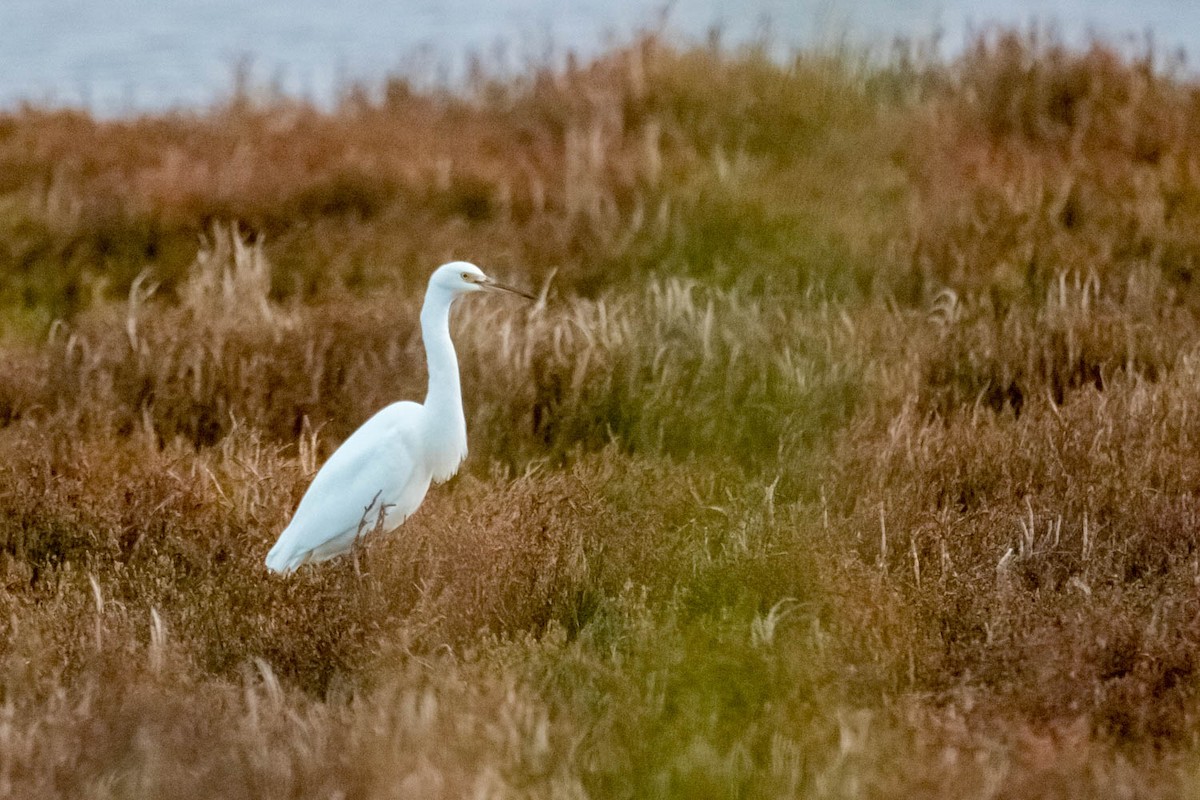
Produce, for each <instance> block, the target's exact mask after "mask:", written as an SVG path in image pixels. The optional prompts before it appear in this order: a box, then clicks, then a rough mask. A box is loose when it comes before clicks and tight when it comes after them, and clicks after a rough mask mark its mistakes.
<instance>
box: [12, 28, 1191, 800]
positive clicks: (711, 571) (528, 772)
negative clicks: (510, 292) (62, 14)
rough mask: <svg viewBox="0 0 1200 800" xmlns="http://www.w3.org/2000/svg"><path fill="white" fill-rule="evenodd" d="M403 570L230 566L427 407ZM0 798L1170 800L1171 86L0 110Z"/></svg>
mask: <svg viewBox="0 0 1200 800" xmlns="http://www.w3.org/2000/svg"><path fill="white" fill-rule="evenodd" d="M454 258H464V259H468V260H472V261H475V262H477V263H479V264H480V265H481V266H483V267H484V268H485V269H486V270H488V271H489V272H490V273H493V274H495V275H496V276H498V277H500V278H501V279H505V280H508V281H510V282H512V283H515V284H518V285H522V286H525V287H528V288H530V289H532V290H535V291H539V292H541V293H542V294H543V299H542V301H540V302H538V303H536V304H522V303H521V302H520V301H515V300H509V299H502V298H498V297H497V298H489V299H482V298H471V299H469V300H467V301H464V302H463V303H462V307H461V308H460V309H459V310H458V311H457V312H456V316H455V320H454V331H455V338H456V342H457V345H458V351H459V354H460V359H461V364H462V373H463V383H464V393H465V396H466V407H467V417H468V428H469V431H470V437H471V456H470V458H469V459H468V460H467V462H466V464H465V465H464V468H463V471H462V472H461V473H460V475H459V476H458V477H456V478H455V479H453V480H452V481H451V482H450V483H448V484H446V485H444V486H441V487H438V488H435V489H434V490H432V491H431V492H430V495H429V496H428V498H427V499H426V501H425V505H424V506H423V507H422V508H421V510H420V511H419V512H418V513H417V514H416V515H415V516H414V517H413V518H412V519H411V520H410V521H409V522H408V523H406V524H405V526H404V527H403V528H402V529H401V530H400V531H399V532H398V534H397V535H395V536H392V537H388V538H380V539H377V540H374V541H372V542H371V543H370V544H369V545H368V546H367V548H366V550H365V552H364V553H363V555H362V563H361V567H362V574H361V575H357V574H356V573H355V571H354V569H353V566H352V565H351V564H350V563H347V562H346V561H338V562H331V563H328V564H324V565H321V566H319V567H317V568H306V569H304V570H302V571H301V572H300V573H299V574H297V575H294V576H292V577H291V578H289V579H281V578H279V577H277V576H273V575H268V574H267V572H266V571H265V568H264V567H263V565H262V560H263V557H264V556H265V554H266V551H267V549H268V548H269V546H270V544H271V542H273V541H274V538H275V537H276V536H277V535H278V533H279V531H280V530H281V528H282V527H283V525H284V524H285V523H286V521H287V519H288V518H289V515H290V513H291V511H292V510H293V509H294V507H295V504H296V502H297V501H298V500H299V498H300V496H301V494H302V493H303V491H304V489H305V487H306V486H307V483H308V481H309V479H310V478H311V475H312V474H313V472H314V471H315V469H316V467H317V466H319V464H320V463H321V461H322V460H323V459H324V458H325V457H326V456H327V455H328V454H329V452H331V450H332V449H333V448H334V447H335V446H336V445H337V444H338V443H339V442H340V441H341V440H342V439H344V438H345V437H346V436H347V435H348V434H349V432H350V431H351V430H353V429H354V428H355V427H356V426H357V425H359V424H361V423H362V422H363V421H364V420H365V419H366V418H367V417H368V416H369V415H370V414H371V413H372V412H373V411H375V410H376V409H378V408H380V407H381V406H383V405H384V404H386V403H388V402H390V401H392V400H395V399H401V398H420V397H422V396H423V394H424V381H425V377H424V369H425V367H424V355H423V351H422V349H421V343H420V338H419V335H418V331H417V312H418V309H419V302H420V297H421V292H422V290H423V287H424V282H425V280H426V278H427V276H428V274H429V272H430V271H431V270H432V269H433V268H434V267H435V266H436V265H437V264H440V263H442V262H443V261H446V260H450V259H454ZM0 342H2V347H3V357H2V358H0V423H2V427H0V580H2V581H3V586H4V588H3V591H2V592H0V631H2V635H0V796H4V797H13V798H31V799H37V798H59V797H61V798H68V797H69V798H75V797H87V798H150V797H172V796H174V797H212V798H229V799H236V798H308V797H312V798H403V799H407V798H458V797H474V798H525V797H530V798H583V797H590V798H657V797H679V798H708V797H738V798H781V797H815V798H850V797H854V798H859V797H864V798H908V797H911V798H929V797H947V798H976V797H987V798H1041V797H1044V798H1093V797H1105V798H1135V797H1136V798H1174V797H1184V798H1187V797H1191V798H1200V546H1198V545H1200V84H1197V83H1195V82H1194V81H1193V80H1191V79H1188V78H1186V77H1185V76H1184V75H1183V74H1182V73H1180V72H1179V71H1178V70H1176V69H1175V68H1174V67H1172V66H1171V65H1169V64H1162V63H1157V62H1155V60H1154V59H1153V58H1152V57H1151V56H1150V55H1147V56H1146V57H1145V58H1131V57H1128V56H1122V55H1118V54H1117V53H1115V52H1114V51H1112V50H1109V49H1106V48H1105V47H1104V46H1103V45H1096V46H1094V47H1092V48H1091V49H1089V50H1086V51H1083V50H1070V49H1065V48H1063V47H1061V46H1059V45H1057V44H1055V43H1054V42H1053V41H1052V40H1050V39H1048V38H1047V37H1040V38H1039V37H1033V36H1024V35H1015V34H1011V33H1005V32H994V33H989V34H987V35H986V36H983V37H981V38H980V39H979V41H978V42H977V43H976V44H974V45H973V46H971V47H970V48H968V49H967V51H966V52H965V53H964V54H963V55H962V56H961V57H960V58H958V59H956V60H955V61H953V62H952V63H944V62H939V61H931V60H928V59H925V58H923V57H922V56H921V54H920V52H919V50H917V49H911V50H897V51H896V52H895V53H893V54H892V55H891V56H889V57H888V58H886V59H882V60H880V59H874V60H868V59H865V58H859V57H857V56H855V55H854V54H851V53H833V52H812V53H807V54H801V55H800V56H798V57H797V58H796V59H795V60H794V62H790V63H787V64H779V63H776V62H772V61H770V60H769V59H767V58H766V57H765V55H764V54H763V53H762V52H759V51H755V50H754V49H747V50H738V51H727V50H718V49H715V48H714V49H681V48H679V47H677V46H673V45H671V44H670V43H668V42H664V41H662V40H660V39H656V38H654V37H647V38H644V39H641V40H639V41H637V42H635V43H633V44H631V45H629V46H628V47H624V48H621V49H617V50H614V51H612V52H610V53H608V54H607V55H605V56H603V57H602V58H600V59H598V60H596V61H594V62H591V63H583V64H572V65H570V66H568V67H564V68H562V69H546V70H542V71H531V72H530V73H528V74H526V75H524V76H521V77H519V78H506V79H504V80H493V79H491V78H489V77H488V76H487V75H486V74H483V73H480V74H477V75H476V76H475V77H474V78H473V79H472V80H471V81H470V83H469V85H468V86H467V87H465V88H463V89H462V90H460V91H456V92H453V93H450V92H445V91H439V90H428V89H418V88H415V87H414V86H413V85H411V84H409V83H406V82H405V81H404V80H402V79H395V80H392V81H390V82H388V83H387V84H386V85H384V86H380V87H371V88H364V89H361V90H353V91H350V92H348V93H347V95H346V97H345V98H344V99H343V100H342V101H341V103H340V104H339V106H338V107H337V108H336V109H335V110H333V111H323V110H318V109H315V108H312V107H309V106H306V105H304V104H302V103H298V102H295V101H291V100H288V99H286V98H278V97H266V96H262V97H260V96H257V95H256V94H255V93H254V92H252V91H243V92H239V93H236V94H235V95H234V96H232V97H231V98H229V100H228V101H227V102H224V103H221V104H220V105H217V106H214V107H212V108H209V109H206V110H202V111H198V112H193V113H176V114H161V115H157V116H147V117H139V118H130V119H124V120H118V121H98V120H95V119H93V118H91V117H89V116H88V115H87V114H84V113H79V112H73V111H61V110H46V109H38V108H25V109H20V110H15V111H9V112H6V113H3V114H0Z"/></svg>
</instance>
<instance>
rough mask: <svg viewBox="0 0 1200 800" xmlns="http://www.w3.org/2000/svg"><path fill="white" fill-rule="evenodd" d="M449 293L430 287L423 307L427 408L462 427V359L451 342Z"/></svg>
mask: <svg viewBox="0 0 1200 800" xmlns="http://www.w3.org/2000/svg"><path fill="white" fill-rule="evenodd" d="M453 299H454V298H453V297H452V296H451V295H450V294H448V293H447V292H442V291H438V290H437V289H435V288H434V287H432V286H431V287H430V288H429V291H427V292H426V293H425V305H424V306H423V307H422V308H421V338H423V339H424V340H425V357H426V359H427V360H428V362H429V392H428V393H427V394H426V395H425V409H426V410H427V411H428V412H429V413H431V414H432V415H434V417H436V418H437V419H439V420H444V421H446V422H453V423H455V427H456V428H457V427H462V428H463V429H464V431H463V433H464V435H465V422H464V421H463V419H464V418H463V405H462V387H461V385H460V384H459V378H458V356H457V355H456V354H455V352H454V342H452V341H451V340H450V303H451V301H453Z"/></svg>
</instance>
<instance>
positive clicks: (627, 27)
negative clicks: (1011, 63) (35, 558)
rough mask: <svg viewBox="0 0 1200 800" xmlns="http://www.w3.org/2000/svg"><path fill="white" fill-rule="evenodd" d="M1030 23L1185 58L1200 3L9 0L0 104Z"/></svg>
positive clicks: (91, 102) (164, 96) (306, 93)
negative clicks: (711, 43) (666, 40)
mask: <svg viewBox="0 0 1200 800" xmlns="http://www.w3.org/2000/svg"><path fill="white" fill-rule="evenodd" d="M1033 20H1037V22H1038V23H1039V24H1044V25H1050V26H1053V28H1054V30H1055V32H1056V33H1057V34H1058V35H1059V36H1061V38H1062V39H1063V40H1065V41H1066V42H1067V43H1068V44H1084V43H1086V42H1087V41H1088V40H1089V39H1090V38H1092V37H1095V36H1098V37H1102V38H1104V39H1105V40H1106V41H1107V42H1108V43H1109V44H1112V45H1115V46H1118V47H1122V48H1125V49H1129V50H1133V51H1139V52H1144V51H1145V49H1146V45H1147V42H1148V41H1149V42H1152V43H1153V46H1154V50H1155V53H1156V54H1158V55H1160V56H1163V57H1166V58H1175V57H1176V56H1177V54H1178V53H1180V52H1181V51H1186V52H1195V50H1196V45H1197V43H1198V42H1197V40H1198V39H1200V4H1193V3H1184V2H1177V1H1176V0H1148V1H1146V2H1139V3H1131V2H1125V1H1124V0H1101V1H1100V2H1085V1H1084V0H1002V1H1001V2H993V1H992V0H905V1H904V2H890V1H889V0H860V1H859V2H833V1H831V0H746V2H739V3H736V4H733V3H721V2H718V0H674V1H673V2H664V0H606V1H605V2H598V1H597V0H591V1H589V2H572V3H561V2H558V1H557V0H506V2H499V3H498V2H492V1H491V0H439V1H438V2H430V1H429V0H426V1H425V2H405V3H399V2H394V1H392V0H346V2H342V3H338V4H336V5H334V4H330V3H326V2H323V1H322V0H294V1H292V2H260V3H242V2H238V0H208V1H207V2H193V1H192V0H159V1H158V2H153V3H151V2H145V0H100V2H92V1H90V0H51V1H50V2H47V1H46V0H5V2H4V3H0V107H5V108H11V107H13V106H15V105H17V104H19V103H20V102H22V101H31V102H34V103H37V104H39V105H69V106H82V107H84V108H87V109H89V110H91V111H92V112H93V113H96V114H98V115H101V116H115V115H123V114H128V113H135V112H143V111H157V110H163V109H166V108H173V107H179V106H196V105H204V104H207V103H210V102H212V101H213V100H215V99H219V98H220V97H222V96H223V95H226V94H227V93H228V92H229V90H230V88H231V86H233V85H234V83H235V82H236V81H237V80H251V81H253V82H254V83H255V84H256V85H258V86H260V87H262V88H268V89H271V90H274V91H279V92H282V93H284V94H287V95H290V96H296V97H302V98H305V99H309V100H312V101H314V102H316V103H318V104H321V105H329V104H331V103H332V102H333V101H334V100H335V99H336V98H337V96H338V94H339V92H340V91H341V90H342V89H344V88H345V87H346V86H347V85H349V84H351V83H355V82H365V83H367V84H370V83H371V82H373V81H381V80H382V78H383V77H384V76H385V75H394V74H402V75H404V76H406V77H409V78H413V79H417V80H422V81H428V82H437V83H446V82H453V81H455V80H456V79H457V78H459V77H461V76H462V75H463V74H464V71H465V68H466V65H467V64H468V63H469V61H470V60H471V59H476V60H477V61H479V62H482V64H483V65H484V66H485V67H486V68H487V70H488V72H489V73H490V74H492V75H497V74H503V73H504V72H506V71H511V72H524V71H526V70H527V69H528V67H529V66H531V65H537V66H552V65H553V64H554V63H556V62H557V61H559V60H561V59H563V58H564V57H565V55H566V54H567V53H574V54H576V55H578V56H581V57H583V58H589V57H593V56H595V55H597V54H598V53H599V52H602V51H604V50H605V49H607V48H608V47H610V46H612V45H613V44H619V43H624V42H627V41H628V40H629V39H630V38H632V37H633V36H634V35H635V34H636V33H637V32H639V31H645V30H648V29H649V30H655V31H662V32H665V33H667V34H668V35H670V36H671V37H672V38H675V39H677V40H678V41H679V42H680V43H681V44H687V43H692V42H697V41H703V40H705V39H707V38H708V37H710V36H711V35H713V32H714V31H715V32H719V34H720V37H721V41H722V42H723V43H725V44H731V45H736V44H741V43H746V42H766V43H768V44H769V45H770V46H771V47H772V49H774V50H775V51H777V52H778V53H784V52H788V51H790V50H793V49H796V48H801V47H811V46H813V45H815V44H826V45H830V44H838V43H848V44H850V45H852V46H863V47H866V48H870V49H874V50H879V51H885V50H886V48H887V47H888V45H889V43H890V42H891V41H892V40H893V39H894V38H896V37H900V38H907V39H916V40H920V41H927V42H929V43H930V44H931V45H933V46H935V47H936V49H937V52H938V53H939V54H940V55H943V56H953V55H955V54H957V53H958V52H959V51H960V50H961V49H962V48H963V47H964V46H965V44H966V43H967V42H969V41H971V40H972V37H973V35H974V34H975V33H977V32H979V31H980V30H981V29H984V28H988V27H991V26H997V25H1000V26H1007V27H1022V26H1026V25H1029V24H1030V23H1031V21H1033Z"/></svg>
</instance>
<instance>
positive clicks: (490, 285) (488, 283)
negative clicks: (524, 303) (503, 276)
mask: <svg viewBox="0 0 1200 800" xmlns="http://www.w3.org/2000/svg"><path fill="white" fill-rule="evenodd" d="M479 286H480V288H483V289H488V290H489V291H493V292H509V293H511V294H515V295H519V296H521V297H524V298H525V299H526V300H536V299H537V298H536V297H534V296H533V295H531V294H530V293H529V292H524V291H521V290H520V289H514V288H513V287H511V286H506V285H505V284H503V283H498V282H497V281H494V280H492V279H491V278H484V279H483V280H481V281H479Z"/></svg>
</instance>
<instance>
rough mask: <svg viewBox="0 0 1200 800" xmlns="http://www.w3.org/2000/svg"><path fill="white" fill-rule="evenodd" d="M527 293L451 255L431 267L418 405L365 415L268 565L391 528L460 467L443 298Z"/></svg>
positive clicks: (321, 553) (463, 452) (458, 415)
mask: <svg viewBox="0 0 1200 800" xmlns="http://www.w3.org/2000/svg"><path fill="white" fill-rule="evenodd" d="M485 290H492V291H504V292H511V293H513V294H518V295H521V296H523V297H527V298H529V299H533V298H532V296H531V295H528V294H526V293H525V292H521V291H518V290H517V289H513V288H511V287H508V286H504V285H503V284H499V283H497V282H496V281H494V280H492V279H491V278H489V277H488V276H487V275H485V274H484V273H483V271H482V270H480V269H479V267H477V266H475V265H474V264H468V263H467V262H465V261H453V262H451V263H449V264H443V265H442V266H440V267H438V268H437V269H436V270H434V273H433V275H432V276H431V277H430V278H429V288H428V289H427V290H426V291H425V304H424V305H423V306H422V307H421V336H422V338H423V339H424V340H425V358H426V361H427V362H428V364H429V391H428V393H427V394H426V396H425V403H424V404H418V403H413V402H410V401H403V402H399V403H393V404H391V405H389V406H388V407H386V408H384V409H383V410H382V411H380V412H379V413H377V414H375V416H373V417H371V418H370V419H369V420H367V421H366V422H365V423H363V425H362V427H360V428H359V429H358V430H356V431H355V432H354V433H353V434H351V435H350V438H348V439H347V440H346V441H345V442H343V443H342V446H341V447H339V448H338V449H337V450H335V451H334V453H333V455H331V456H330V457H329V460H328V461H326V462H325V464H324V466H322V467H321V469H320V470H318V471H317V475H316V477H315V478H313V482H312V484H311V485H310V486H309V487H308V491H307V492H305V493H304V497H303V498H301V500H300V505H299V507H297V508H296V513H295V514H294V515H293V516H292V521H291V522H290V523H288V526H287V527H286V528H284V530H283V533H281V534H280V535H279V541H277V542H276V543H275V546H274V547H272V548H271V552H270V553H268V554H267V567H268V568H269V569H271V570H272V571H274V572H282V573H287V572H291V571H292V570H294V569H296V568H297V567H299V566H300V565H302V564H306V563H312V562H317V561H324V560H326V559H329V558H333V557H335V556H338V555H341V554H343V553H347V552H349V551H350V550H351V549H352V548H353V546H354V543H355V540H356V539H357V538H358V536H359V535H360V534H361V533H364V532H366V531H368V530H371V529H373V528H374V527H375V526H376V523H377V522H378V523H380V527H382V529H383V530H384V531H392V530H395V529H396V528H397V527H399V525H400V524H401V523H402V522H404V520H405V519H406V518H408V517H409V516H410V515H411V514H412V513H413V512H414V511H416V510H417V507H418V506H420V505H421V501H422V500H423V499H425V492H426V491H428V489H429V484H430V483H431V482H437V483H441V482H442V481H444V480H446V479H447V478H449V477H450V476H451V475H453V474H454V473H455V472H457V471H458V467H459V465H460V464H461V463H462V460H463V459H464V458H466V456H467V421H466V418H465V417H464V416H463V403H462V388H461V386H460V384H459V378H458V358H457V356H456V355H455V352H454V342H453V341H451V339H450V305H451V304H452V303H453V302H454V300H455V299H456V298H458V297H459V296H461V295H464V294H470V293H471V292H479V291H485Z"/></svg>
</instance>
